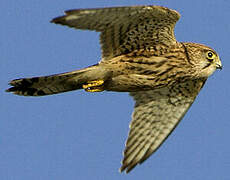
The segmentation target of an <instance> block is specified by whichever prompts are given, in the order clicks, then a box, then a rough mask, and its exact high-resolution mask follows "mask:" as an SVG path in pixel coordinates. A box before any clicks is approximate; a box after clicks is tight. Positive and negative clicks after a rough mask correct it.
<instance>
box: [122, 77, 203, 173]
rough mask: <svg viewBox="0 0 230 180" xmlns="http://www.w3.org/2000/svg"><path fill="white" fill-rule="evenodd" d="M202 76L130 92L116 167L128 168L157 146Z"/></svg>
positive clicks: (190, 100)
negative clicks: (129, 108) (121, 150)
mask: <svg viewBox="0 0 230 180" xmlns="http://www.w3.org/2000/svg"><path fill="white" fill-rule="evenodd" d="M204 82H205V80H194V81H189V82H186V83H180V84H178V85H176V86H174V87H166V88H162V89H158V90H151V91H142V92H132V93H130V94H131V96H133V97H134V100H135V101H136V104H135V110H134V112H133V117H132V118H133V120H132V122H131V124H130V132H129V136H128V140H127V142H126V148H125V151H124V159H123V161H122V167H121V169H120V171H124V170H126V172H129V171H130V170H132V169H133V168H134V167H135V166H136V165H137V164H140V163H142V162H143V161H144V160H146V159H147V158H148V157H149V156H150V155H151V154H152V153H153V152H155V151H156V150H157V148H159V146H160V145H161V144H162V143H163V142H164V140H165V139H166V138H167V137H168V136H169V135H170V133H171V132H172V131H173V129H174V128H175V127H176V125H177V124H178V123H179V122H180V120H181V119H182V118H183V116H184V115H185V113H186V112H187V110H188V109H189V107H190V106H191V104H192V103H193V101H194V100H195V97H196V95H197V94H198V92H199V91H200V89H201V88H202V86H203V85H204Z"/></svg>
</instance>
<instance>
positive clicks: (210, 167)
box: [0, 0, 230, 180]
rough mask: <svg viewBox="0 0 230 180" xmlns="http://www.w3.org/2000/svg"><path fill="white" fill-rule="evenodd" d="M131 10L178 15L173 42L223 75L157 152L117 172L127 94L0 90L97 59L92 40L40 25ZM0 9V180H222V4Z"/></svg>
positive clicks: (228, 9) (227, 35)
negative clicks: (195, 45) (206, 53)
mask: <svg viewBox="0 0 230 180" xmlns="http://www.w3.org/2000/svg"><path fill="white" fill-rule="evenodd" d="M138 4H139V5H141V4H143V5H149V4H155V5H163V6H166V7H169V8H172V9H176V10H177V11H179V12H180V13H181V15H182V17H181V19H180V21H179V22H178V23H177V25H176V36H177V40H178V41H192V42H199V43H203V44H206V45H209V46H211V47H213V48H214V49H215V50H216V51H217V52H218V53H219V54H220V56H221V59H222V63H223V66H224V68H223V70H222V71H217V72H216V73H215V74H214V75H213V76H211V77H210V78H209V80H208V81H207V83H206V85H205V86H204V88H203V89H202V91H201V93H200V94H199V96H198V98H197V99H196V102H195V103H194V104H193V105H192V107H191V108H190V110H189V111H188V113H187V114H186V116H185V117H184V119H183V120H182V121H181V123H180V124H179V126H178V127H177V128H176V130H175V131H174V132H173V133H172V134H171V136H170V137H169V138H168V139H167V141H166V142H165V143H164V144H163V146H162V147H161V148H160V149H159V150H158V151H157V152H156V153H155V154H154V155H153V156H151V157H150V158H149V159H148V160H147V161H146V162H144V163H143V164H142V165H141V166H137V167H136V168H135V169H134V171H132V172H131V173H130V174H128V175H126V174H125V173H123V174H120V173H118V168H119V167H120V161H121V159H122V151H123V149H124V144H125V140H126V137H127V134H128V124H129V122H130V120H131V113H132V109H133V105H134V103H133V101H132V99H131V98H130V97H129V96H128V94H127V93H111V92H102V93H95V94H92V93H91V94H90V93H86V92H84V91H73V92H69V93H65V94H60V95H54V96H47V97H41V98H33V97H21V96H15V95H12V94H9V93H5V92H4V90H5V89H6V88H8V85H7V83H8V81H9V80H12V79H15V78H19V77H30V76H40V75H49V74H53V73H61V72H66V71H71V70H75V69H78V68H82V67H85V66H88V65H92V64H95V63H97V62H98V61H99V60H100V46H99V40H98V37H99V34H97V33H95V32H89V31H76V30H74V29H70V28H67V27H62V26H59V25H55V24H51V23H49V21H50V20H51V19H52V18H54V17H56V16H60V15H63V11H64V10H68V9H75V8H94V7H108V6H124V5H138ZM0 7H1V11H0V15H1V16H0V17H1V25H0V27H1V28H0V59H1V63H0V87H1V92H0V98H1V101H0V113H1V120H0V179H1V180H76V179H79V180H86V179H94V180H95V179H98V180H101V179H107V180H115V179H121V180H122V179H130V180H139V179H154V180H174V179H176V180H180V179H181V180H194V179H196V180H203V179H208V180H217V179H221V180H227V179H229V178H230V175H229V169H230V153H229V152H230V143H229V136H230V131H229V128H230V117H229V111H230V103H229V99H230V93H229V92H230V85H229V82H230V70H229V67H230V50H229V40H230V22H229V18H230V1H229V0H218V1H217V0H193V1H185V0H171V1H170V0H164V1H147V0H142V1H138V0H133V1H131V0H130V1H121V0H116V1H114V0H113V1H112V0H100V1H98V0H94V1H93V0H91V1H89V0H85V1H79V0H65V1H63V0H55V1H54V0H53V1H47V0H24V1H17V0H5V1H4V0H3V1H1V2H0Z"/></svg>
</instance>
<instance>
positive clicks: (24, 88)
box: [6, 71, 84, 96]
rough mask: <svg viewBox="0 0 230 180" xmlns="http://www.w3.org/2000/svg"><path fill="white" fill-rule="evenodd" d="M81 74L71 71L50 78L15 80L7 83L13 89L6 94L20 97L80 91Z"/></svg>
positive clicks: (80, 72)
mask: <svg viewBox="0 0 230 180" xmlns="http://www.w3.org/2000/svg"><path fill="white" fill-rule="evenodd" d="M83 72H84V71H73V72H69V73H63V74H57V75H51V76H42V77H32V78H22V79H15V80H12V81H11V82H10V83H9V85H11V86H13V87H11V88H9V89H7V90H6V92H12V93H14V94H17V95H22V96H45V95H51V94H57V93H62V92H66V91H72V90H77V89H81V88H82V84H83V83H84V82H83V81H81V78H80V76H81V74H82V73H83ZM78 76H79V78H78Z"/></svg>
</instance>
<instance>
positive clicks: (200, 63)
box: [186, 43, 222, 78]
mask: <svg viewBox="0 0 230 180" xmlns="http://www.w3.org/2000/svg"><path fill="white" fill-rule="evenodd" d="M187 45H188V46H186V47H187V48H188V54H189V57H191V58H192V59H191V63H192V64H193V66H195V69H196V76H197V77H204V78H208V77H209V76H210V75H212V74H213V73H214V72H215V70H216V69H222V64H221V61H220V57H219V56H218V54H217V53H216V52H215V51H214V50H213V49H212V48H210V47H207V46H205V45H201V44H195V43H188V44H187Z"/></svg>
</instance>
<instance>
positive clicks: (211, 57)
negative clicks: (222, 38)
mask: <svg viewBox="0 0 230 180" xmlns="http://www.w3.org/2000/svg"><path fill="white" fill-rule="evenodd" d="M215 56H216V55H215V54H214V53H213V52H212V51H208V52H207V54H206V57H207V59H208V60H209V61H213V60H214V58H215Z"/></svg>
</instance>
